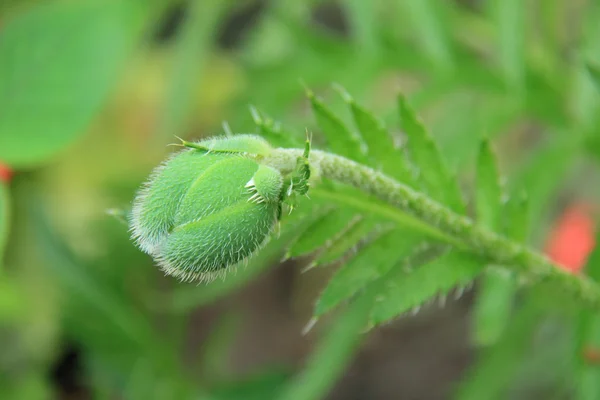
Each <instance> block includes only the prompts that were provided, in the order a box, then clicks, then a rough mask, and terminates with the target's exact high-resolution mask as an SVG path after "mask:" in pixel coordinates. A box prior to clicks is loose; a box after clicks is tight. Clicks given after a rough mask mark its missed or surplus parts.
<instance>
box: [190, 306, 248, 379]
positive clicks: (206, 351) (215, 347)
mask: <svg viewBox="0 0 600 400" xmlns="http://www.w3.org/2000/svg"><path fill="white" fill-rule="evenodd" d="M240 317H241V316H240V315H239V314H225V315H224V316H222V317H221V318H219V319H218V320H217V321H216V323H215V324H214V326H213V327H212V328H211V331H210V334H209V336H208V338H206V339H205V340H204V341H203V343H202V354H200V356H199V360H197V364H198V365H199V366H200V368H199V370H200V372H201V373H202V378H203V379H204V380H205V381H208V382H215V381H218V380H221V379H224V378H225V377H226V376H227V367H228V366H227V362H228V360H229V355H230V354H229V353H230V351H231V348H232V346H233V344H234V343H233V342H234V340H235V339H236V337H237V334H238V333H239V332H240V329H239V328H240V325H241V324H240V322H241V319H240Z"/></svg>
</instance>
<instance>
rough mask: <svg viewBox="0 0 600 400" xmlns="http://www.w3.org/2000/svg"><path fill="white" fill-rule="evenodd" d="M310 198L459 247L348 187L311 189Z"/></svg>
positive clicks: (415, 221) (432, 227) (392, 209)
mask: <svg viewBox="0 0 600 400" xmlns="http://www.w3.org/2000/svg"><path fill="white" fill-rule="evenodd" d="M310 196H311V198H312V199H314V200H321V201H328V202H334V203H337V204H341V205H344V206H345V207H349V208H351V209H353V210H355V211H356V212H357V213H358V214H360V215H372V216H374V217H378V218H381V219H383V220H385V221H389V222H392V223H397V224H399V225H400V226H402V227H406V228H410V229H413V230H414V231H415V232H418V233H420V234H423V235H426V236H428V237H429V238H432V239H436V240H439V241H441V242H444V243H448V244H452V245H456V246H460V245H461V242H459V241H457V240H455V239H453V238H452V237H451V236H449V235H447V234H445V233H444V232H442V231H440V230H439V229H438V228H436V227H434V226H432V225H428V224H426V223H424V222H423V221H421V220H420V219H418V218H416V217H414V216H412V215H410V214H407V213H405V212H403V211H401V210H399V209H398V208H396V207H392V206H389V205H388V204H385V203H383V202H381V201H379V200H377V199H375V198H373V197H370V196H367V195H365V194H364V193H361V192H360V191H358V190H357V189H354V188H349V187H344V188H341V187H336V188H327V187H325V186H324V185H321V186H318V187H314V188H311V192H310Z"/></svg>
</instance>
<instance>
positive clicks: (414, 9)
mask: <svg viewBox="0 0 600 400" xmlns="http://www.w3.org/2000/svg"><path fill="white" fill-rule="evenodd" d="M400 4H401V5H402V8H401V9H402V10H403V11H404V12H405V13H406V14H408V15H410V18H409V20H410V21H412V23H413V25H412V28H413V29H412V30H413V31H414V32H415V33H416V35H415V36H416V39H417V40H418V41H419V42H421V43H422V45H423V49H424V52H425V53H426V54H427V55H428V56H429V58H431V60H432V61H433V62H434V63H435V65H436V66H437V67H438V68H440V69H449V68H451V67H452V64H453V60H452V49H451V43H449V41H448V39H449V38H450V37H451V36H450V35H448V34H447V33H446V31H445V28H444V24H443V22H442V18H440V17H441V13H443V12H444V11H446V6H445V5H444V4H440V3H437V2H434V1H431V0H406V1H403V2H401V3H400ZM403 17H404V18H406V17H405V16H403ZM404 18H402V19H403V20H404Z"/></svg>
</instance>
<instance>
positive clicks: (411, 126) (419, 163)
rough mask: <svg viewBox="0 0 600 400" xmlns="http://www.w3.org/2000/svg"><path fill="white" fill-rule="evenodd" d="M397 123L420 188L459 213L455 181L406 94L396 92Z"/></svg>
mask: <svg viewBox="0 0 600 400" xmlns="http://www.w3.org/2000/svg"><path fill="white" fill-rule="evenodd" d="M398 111H399V114H400V125H401V127H402V130H403V131H404V133H405V134H406V135H407V136H408V144H407V147H408V149H409V151H410V154H411V157H412V159H413V162H414V164H415V166H416V168H417V169H418V170H419V171H420V172H419V180H420V181H421V182H422V184H423V188H424V189H425V191H426V192H427V193H429V194H430V195H431V197H433V198H434V199H436V200H438V201H439V202H441V203H444V204H447V205H448V206H449V207H450V208H452V209H453V210H454V211H456V212H458V213H464V210H465V207H464V202H463V200H462V195H461V193H460V188H459V187H458V182H457V181H456V179H454V177H452V175H451V174H450V172H449V171H448V169H447V168H446V166H445V165H444V161H443V160H442V155H441V153H440V150H439V148H438V146H437V144H436V143H435V141H434V140H433V138H432V137H431V135H430V134H429V132H427V130H426V129H425V126H424V125H423V123H422V122H421V121H420V120H419V118H418V117H417V115H416V114H415V112H414V111H413V110H412V108H411V107H410V105H409V104H408V102H407V100H406V98H405V97H404V96H403V95H402V94H400V95H399V96H398Z"/></svg>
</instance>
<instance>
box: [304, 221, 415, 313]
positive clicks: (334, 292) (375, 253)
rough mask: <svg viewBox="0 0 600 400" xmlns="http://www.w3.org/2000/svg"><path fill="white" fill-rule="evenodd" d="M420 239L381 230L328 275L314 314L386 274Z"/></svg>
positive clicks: (401, 233) (334, 304) (400, 231)
mask: <svg viewBox="0 0 600 400" xmlns="http://www.w3.org/2000/svg"><path fill="white" fill-rule="evenodd" d="M422 241H423V238H422V237H420V236H417V235H415V234H412V233H411V232H407V231H406V230H391V231H388V232H383V233H381V234H380V235H379V236H378V237H376V238H374V239H373V240H372V241H371V243H368V244H367V245H366V246H365V247H364V248H362V249H360V250H359V252H358V254H357V255H356V256H354V258H352V259H351V260H350V261H348V262H347V263H346V264H345V265H343V266H342V267H341V268H340V269H339V270H338V271H337V272H336V274H335V275H334V276H333V277H332V278H331V280H330V281H329V283H328V284H327V287H325V291H324V292H323V294H321V297H320V298H319V300H318V301H317V305H316V307H315V315H316V316H320V315H322V314H325V313H326V312H328V311H329V310H331V309H332V308H334V307H336V306H337V305H338V304H340V303H341V302H342V301H344V300H346V299H348V298H350V297H351V296H353V295H354V294H355V293H357V292H358V291H359V290H360V289H361V288H363V287H365V286H366V285H368V284H369V283H371V282H373V281H375V280H376V279H378V278H380V277H382V276H383V275H385V274H387V273H388V272H389V271H390V269H392V268H393V267H394V266H395V265H396V264H398V262H399V261H400V260H402V259H403V258H405V257H407V256H409V255H410V254H412V253H413V252H414V250H415V248H416V247H417V246H418V245H419V243H420V242H422Z"/></svg>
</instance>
